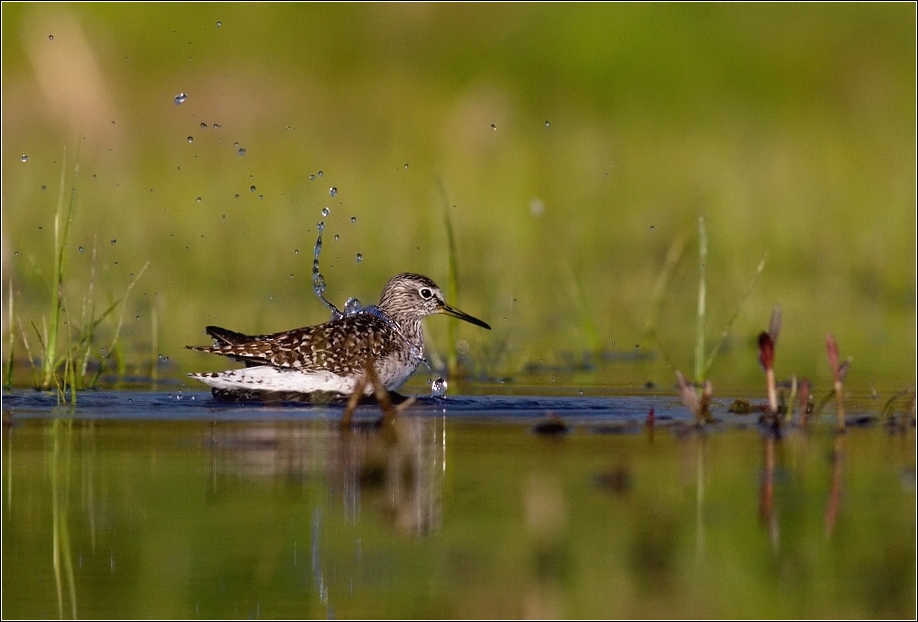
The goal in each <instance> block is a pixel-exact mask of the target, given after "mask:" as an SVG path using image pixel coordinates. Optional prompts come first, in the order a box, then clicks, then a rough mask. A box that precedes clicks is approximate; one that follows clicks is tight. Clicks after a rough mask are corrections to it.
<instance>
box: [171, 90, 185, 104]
mask: <svg viewBox="0 0 918 622" xmlns="http://www.w3.org/2000/svg"><path fill="white" fill-rule="evenodd" d="M186 99H188V95H186V94H185V93H179V94H178V95H176V96H175V97H174V98H173V99H172V101H174V102H175V105H176V106H179V105H181V104H184V103H185V100H186Z"/></svg>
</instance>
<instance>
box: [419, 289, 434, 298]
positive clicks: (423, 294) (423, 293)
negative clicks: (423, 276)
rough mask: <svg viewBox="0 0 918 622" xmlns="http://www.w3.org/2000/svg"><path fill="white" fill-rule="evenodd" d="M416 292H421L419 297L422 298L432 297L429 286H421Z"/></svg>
mask: <svg viewBox="0 0 918 622" xmlns="http://www.w3.org/2000/svg"><path fill="white" fill-rule="evenodd" d="M418 292H419V293H420V294H421V298H423V299H424V300H429V299H430V298H432V297H433V292H432V291H430V288H428V287H422V288H421V289H419V290H418Z"/></svg>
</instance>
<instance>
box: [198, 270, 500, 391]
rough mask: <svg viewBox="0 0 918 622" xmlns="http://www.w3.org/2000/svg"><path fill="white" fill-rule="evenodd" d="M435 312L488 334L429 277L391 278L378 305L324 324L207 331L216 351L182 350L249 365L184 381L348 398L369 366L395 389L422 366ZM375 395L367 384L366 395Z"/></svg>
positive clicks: (218, 387)
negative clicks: (426, 327)
mask: <svg viewBox="0 0 918 622" xmlns="http://www.w3.org/2000/svg"><path fill="white" fill-rule="evenodd" d="M438 313H443V314H446V315H450V316H452V317H455V318H459V319H460V320H465V321H466V322H470V323H472V324H475V325H476V326H481V327H482V328H487V329H489V330H490V328H491V327H490V326H488V325H487V324H486V323H485V322H482V321H481V320H479V319H478V318H475V317H472V316H471V315H468V314H467V313H463V312H462V311H460V310H458V309H456V308H454V307H451V306H449V305H448V304H446V303H445V302H444V301H443V293H442V292H441V291H440V288H439V287H437V285H436V283H434V282H433V281H432V280H430V279H429V278H427V277H426V276H423V275H420V274H411V273H403V274H399V275H396V276H394V277H392V278H391V279H389V281H388V282H387V283H386V285H385V287H383V291H382V294H381V295H380V297H379V304H378V305H375V306H369V307H365V308H363V309H360V310H359V311H357V312H352V313H349V314H346V315H340V316H339V317H336V318H334V319H332V320H331V321H330V322H326V323H325V324H319V325H317V326H306V327H303V328H296V329H293V330H288V331H284V332H281V333H273V334H270V335H253V336H250V335H244V334H242V333H237V332H234V331H231V330H227V329H225V328H220V327H218V326H208V327H207V328H206V329H205V330H206V332H207V334H208V335H210V336H211V337H213V339H214V345H212V346H186V347H187V348H189V349H191V350H199V351H201V352H212V353H214V354H222V355H223V356H227V357H230V358H233V359H236V360H237V361H241V362H243V363H245V365H246V366H245V367H244V368H242V369H233V370H227V371H223V372H213V373H194V374H189V375H190V376H191V377H192V378H195V379H196V380H200V381H201V382H203V383H204V384H207V385H209V386H211V387H213V389H214V395H215V396H219V395H222V396H224V397H226V396H227V395H229V396H232V395H233V394H234V393H236V392H238V393H239V394H242V395H245V394H249V393H255V394H264V393H277V394H298V395H303V394H316V393H319V394H328V393H331V394H341V395H350V394H351V393H353V392H354V390H355V387H356V386H357V384H358V380H360V379H361V378H362V377H363V376H364V374H365V371H364V370H365V368H366V366H367V365H369V364H372V365H373V368H374V370H375V371H376V374H377V376H378V377H379V379H380V380H381V381H382V383H383V385H384V386H385V387H386V389H388V390H390V391H395V390H396V389H398V388H399V387H401V386H402V385H403V384H404V383H405V381H406V380H408V378H409V377H411V375H412V374H413V373H414V371H415V370H416V369H417V368H418V365H419V364H420V363H421V362H422V361H424V334H423V332H422V330H421V320H422V319H423V318H425V317H427V316H428V315H435V314H438ZM372 391H373V388H372V386H369V385H367V386H366V388H365V394H367V395H369V394H370V393H371V392H372Z"/></svg>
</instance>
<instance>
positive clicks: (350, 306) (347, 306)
mask: <svg viewBox="0 0 918 622" xmlns="http://www.w3.org/2000/svg"><path fill="white" fill-rule="evenodd" d="M361 309H363V305H362V304H360V301H359V300H357V299H356V298H353V297H351V298H348V299H347V302H345V303H344V314H345V315H354V314H355V313H359V312H360V310H361Z"/></svg>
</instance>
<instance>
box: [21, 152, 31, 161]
mask: <svg viewBox="0 0 918 622" xmlns="http://www.w3.org/2000/svg"><path fill="white" fill-rule="evenodd" d="M19 159H20V160H22V161H23V162H28V161H29V156H27V155H26V154H24V153H23V154H22V157H21V158H19Z"/></svg>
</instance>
